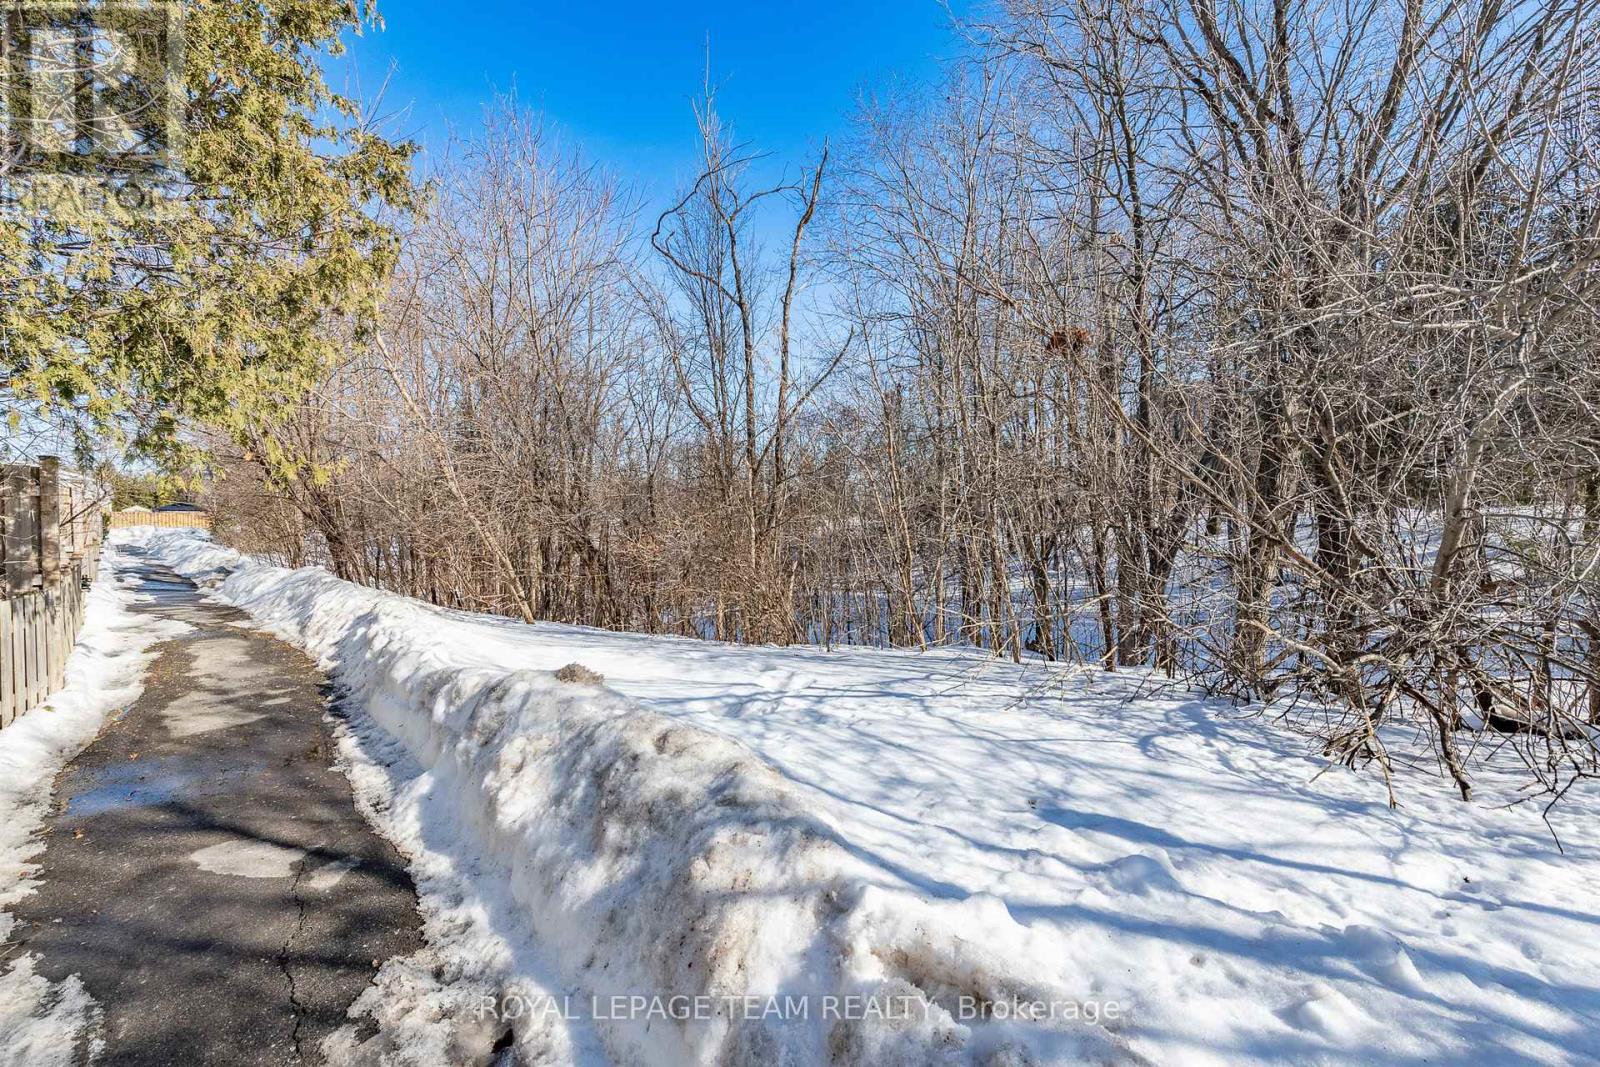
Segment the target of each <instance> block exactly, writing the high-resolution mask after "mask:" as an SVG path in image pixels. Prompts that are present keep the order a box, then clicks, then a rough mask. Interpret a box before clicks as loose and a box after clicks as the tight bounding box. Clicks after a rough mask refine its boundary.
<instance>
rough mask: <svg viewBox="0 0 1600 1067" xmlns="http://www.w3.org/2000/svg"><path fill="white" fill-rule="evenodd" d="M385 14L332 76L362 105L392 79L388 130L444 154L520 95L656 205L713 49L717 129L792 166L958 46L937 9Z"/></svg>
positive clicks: (490, 3) (462, 9)
mask: <svg viewBox="0 0 1600 1067" xmlns="http://www.w3.org/2000/svg"><path fill="white" fill-rule="evenodd" d="M952 6H953V7H954V8H955V10H957V11H958V12H961V11H963V10H965V9H967V8H968V7H969V6H970V4H969V3H968V2H967V0H959V2H956V3H954V4H953V5H952ZM379 11H380V13H381V14H382V15H383V17H384V20H385V22H386V23H387V27H386V29H384V30H383V31H382V32H379V33H375V34H368V35H366V36H364V37H362V38H359V39H356V40H354V41H352V42H351V48H350V54H349V57H348V59H347V60H345V61H343V62H341V63H339V64H337V65H336V66H335V68H334V69H332V70H330V80H331V81H332V82H333V83H334V85H335V87H336V88H345V89H350V88H354V87H356V86H357V85H359V89H360V91H361V93H362V95H364V96H369V95H370V94H371V93H372V92H373V91H374V90H375V89H376V88H377V87H378V86H379V85H380V84H381V83H382V81H383V79H384V77H385V76H386V75H387V76H389V78H390V82H389V88H388V90H387V93H386V95H385V105H386V107H385V110H386V111H399V110H401V109H404V114H403V116H402V117H400V118H399V119H398V121H397V123H396V125H395V127H394V128H393V130H392V132H399V133H404V134H407V135H412V136H416V137H418V138H419V139H420V140H422V141H423V143H424V144H425V145H431V144H438V143H439V142H440V141H441V140H442V139H443V137H444V135H445V131H446V130H448V129H449V128H450V127H451V126H452V125H454V126H455V127H457V128H460V129H468V128H470V127H472V126H473V125H475V124H476V123H477V122H478V120H479V117H480V115H481V106H482V104H483V102H484V101H485V100H487V99H489V98H490V96H491V95H492V94H493V93H494V91H495V90H496V89H502V90H503V89H510V88H512V87H515V88H516V90H517V92H518V94H519V96H520V97H521V98H522V100H523V101H524V103H526V104H528V105H531V106H533V107H536V108H538V109H539V110H541V111H543V112H544V114H545V115H546V116H547V118H549V119H550V120H552V121H553V122H554V123H555V125H557V126H558V127H559V128H560V129H562V130H563V131H565V133H566V134H567V135H569V136H570V138H572V139H574V140H576V141H577V142H579V143H580V144H581V145H582V146H583V148H584V150H585V152H586V153H587V154H588V155H589V156H590V157H591V158H593V159H595V160H597V161H599V162H601V163H602V164H605V165H606V166H608V167H609V168H611V169H613V170H614V171H616V172H617V173H618V174H619V175H620V176H622V177H624V178H626V179H630V180H633V181H636V182H638V183H639V184H640V186H641V187H643V188H645V189H648V190H649V191H650V192H652V193H654V194H655V195H661V194H662V193H663V192H664V190H665V189H668V188H671V187H673V186H675V185H676V184H677V183H678V182H679V181H681V180H683V179H684V177H685V176H686V175H687V174H688V173H689V169H690V166H691V163H692V157H693V149H694V125H693V118H692V115H691V112H690V101H691V99H692V98H693V97H694V96H695V95H696V93H697V92H698V90H699V86H700V84H701V80H702V74H703V71H704V67H705V53H706V47H707V42H708V41H709V45H710V53H711V65H712V73H713V79H714V81H715V82H716V83H717V84H718V85H719V86H720V91H719V106H720V109H721V111H722V113H723V116H724V118H725V119H727V120H729V121H731V122H732V123H733V124H734V126H735V128H736V130H737V133H738V135H739V137H740V139H741V140H743V141H747V142H751V143H752V144H754V145H756V146H758V147H760V148H762V149H764V150H766V151H770V152H772V153H773V154H774V157H775V159H778V160H783V161H785V162H787V163H794V162H798V161H799V160H801V159H802V158H805V157H806V156H807V155H808V154H809V153H810V152H812V151H814V150H815V148H816V146H817V145H818V144H820V143H821V140H822V138H824V137H828V136H835V137H836V136H837V135H839V134H840V133H841V132H842V131H843V130H844V129H845V126H846V118H847V116H848V114H849V113H850V111H851V109H852V107H853V104H854V101H855V98H856V94H857V92H858V90H859V89H861V88H862V87H863V86H870V85H875V84H882V83H883V82H884V81H885V80H886V79H887V78H889V77H891V76H896V75H898V76H903V77H906V78H911V79H917V80H922V79H926V78H929V77H932V76H934V75H936V74H937V72H938V69H939V63H940V61H941V59H943V58H946V57H949V56H951V55H954V54H956V53H957V52H958V51H959V49H960V43H959V41H958V38H957V36H956V34H955V32H954V30H953V29H952V27H951V25H950V19H949V15H948V13H947V12H946V10H945V8H944V6H943V5H942V4H941V3H940V0H865V2H855V3H829V2H827V0H820V2H813V3H811V4H808V5H805V6H803V7H802V6H800V5H794V4H788V3H781V2H777V3H773V2H766V3H764V2H762V0H746V2H744V3H738V2H733V0H702V2H699V3H688V2H681V0H654V2H648V0H609V2H605V0H588V2H585V0H530V2H528V3H520V4H519V3H509V2H505V0H485V2H482V3H479V4H474V5H461V6H459V7H453V6H449V5H445V4H440V3H438V2H437V0H432V2H429V0H379ZM391 71H392V74H391V73H390V72H391Z"/></svg>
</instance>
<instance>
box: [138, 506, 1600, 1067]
mask: <svg viewBox="0 0 1600 1067" xmlns="http://www.w3.org/2000/svg"><path fill="white" fill-rule="evenodd" d="M137 536H139V537H141V538H144V539H145V540H146V543H147V544H148V545H149V546H150V548H151V549H152V550H153V551H156V552H157V553H159V554H160V555H161V556H162V558H164V559H167V560H169V561H171V562H172V563H173V564H174V565H175V566H176V567H177V569H179V570H180V571H182V572H184V573H188V574H191V575H195V576H198V577H199V578H201V579H203V580H211V581H219V580H220V586H219V592H220V594H221V595H222V596H223V597H225V598H226V599H228V600H230V601H232V602H234V603H236V604H239V605H240V606H242V607H244V608H245V609H247V610H249V611H250V612H252V613H253V614H254V615H255V617H256V618H258V619H259V620H261V621H262V622H263V623H264V624H265V625H267V626H268V627H269V628H271V629H273V630H275V631H276V632H278V633H280V634H281V635H283V636H285V637H287V638H289V639H291V640H294V641H296V642H298V643H300V644H302V645H303V646H304V647H306V648H307V649H308V650H310V651H312V652H313V653H314V654H315V655H316V656H318V657H319V658H320V659H321V661H322V662H323V663H324V664H325V665H326V666H327V667H328V668H329V669H330V670H331V671H333V672H334V674H335V677H336V678H337V679H338V681H339V682H340V684H341V685H342V686H344V687H345V688H347V689H348V690H349V691H350V693H351V695H352V697H353V698H354V699H353V701H352V702H351V703H352V704H353V705H355V706H356V708H358V709H359V710H358V712H357V713H354V714H352V716H351V718H350V720H349V723H348V724H347V728H346V731H345V740H346V742H347V743H346V747H345V753H346V758H347V760H348V762H349V764H350V770H351V774H352V778H353V780H354V781H355V782H356V784H357V787H358V791H359V794H360V795H361V796H362V797H363V798H364V799H365V802H366V804H367V805H368V807H369V811H370V814H371V815H372V816H373V817H374V818H375V819H376V820H377V821H378V822H379V824H380V825H381V826H382V827H384V828H385V830H386V832H388V833H389V834H390V836H391V837H394V838H395V839H396V840H397V842H399V843H400V844H401V845H402V847H403V848H405V849H406V851H407V852H408V853H409V854H410V855H411V857H412V861H413V870H414V873H415V874H416V876H417V878H418V883H419V887H420V888H421V890H422V892H423V907H424V917H425V933H426V935H427V937H428V939H429V941H430V950H429V954H427V955H425V956H424V957H423V958H418V959H413V960H409V961H396V962H395V963H393V964H391V965H388V966H386V967H385V968H384V970H383V972H382V973H381V974H380V976H379V980H378V984H377V986H376V987H375V988H374V990H373V991H372V992H371V994H370V995H369V996H368V997H365V998H363V1001H362V1003H361V1004H359V1005H358V1008H359V1009H360V1010H362V1011H364V1012H366V1013H367V1014H369V1015H371V1016H372V1017H373V1018H375V1019H377V1021H378V1022H379V1023H380V1026H381V1028H382V1033H380V1037H379V1038H377V1039H373V1041H372V1042H368V1043H367V1044H366V1045H360V1044H358V1043H357V1042H356V1041H355V1039H354V1038H353V1037H352V1038H351V1039H350V1041H349V1042H348V1043H347V1045H346V1046H344V1047H343V1048H342V1049H341V1050H340V1051H341V1052H342V1054H345V1055H347V1056H348V1057H350V1058H354V1059H360V1057H361V1056H362V1055H368V1056H375V1055H377V1054H378V1053H379V1052H380V1051H389V1052H395V1051H399V1052H403V1053H405V1054H406V1055H408V1056H411V1057H413V1058H414V1062H440V1061H441V1058H442V1057H443V1056H445V1055H446V1054H449V1055H477V1054H480V1053H481V1054H482V1055H483V1057H484V1058H485V1059H486V1058H487V1054H488V1051H489V1050H490V1049H492V1048H493V1047H495V1045H496V1043H497V1041H498V1040H499V1039H500V1038H501V1037H502V1036H503V1027H504V1026H505V1025H506V1024H507V1019H506V1016H507V1015H512V1014H515V1015H516V1016H517V1018H515V1019H514V1020H510V1024H511V1025H512V1027H513V1029H514V1031H515V1039H516V1042H517V1049H518V1052H519V1055H520V1057H521V1059H522V1061H523V1062H528V1063H569V1062H585V1063H587V1062H596V1063H600V1062H611V1063H619V1064H650V1065H656V1064H679V1063H682V1064H689V1063H693V1064H745V1063H750V1064H754V1063H763V1064H764V1063H769V1062H770V1063H788V1064H796V1065H799V1064H823V1063H835V1064H995V1065H1002V1064H1007V1065H1009V1064H1019V1065H1020V1064H1047V1063H1077V1062H1083V1061H1101V1060H1114V1061H1118V1062H1138V1061H1140V1060H1148V1061H1151V1062H1159V1063H1171V1062H1183V1063H1217V1064H1224V1063H1251V1062H1258V1063H1259V1062H1295V1063H1346V1064H1356V1063H1370V1062H1374V1061H1378V1060H1382V1061H1401V1060H1424V1059H1428V1060H1434V1061H1448V1062H1453V1063H1472V1062H1477V1063H1485V1064H1488V1063H1506V1062H1545V1063H1567V1062H1573V1061H1575V1060H1583V1059H1594V1058H1596V1057H1600V969H1597V968H1596V967H1595V966H1594V962H1593V956H1592V948H1591V946H1592V943H1593V936H1594V931H1595V927H1596V925H1600V889H1597V887H1600V841H1597V837H1600V835H1597V832H1596V829H1595V828H1596V826H1597V825H1600V824H1597V822H1596V819H1595V815H1596V814H1597V812H1596V807H1597V805H1596V804H1595V803H1594V798H1593V796H1592V793H1591V794H1580V795H1576V796H1575V797H1574V798H1573V802H1572V805H1571V807H1570V808H1569V809H1568V815H1567V817H1566V821H1565V822H1563V823H1561V824H1560V827H1561V831H1562V836H1563V841H1564V843H1565V845H1566V848H1567V853H1566V855H1565V856H1562V855H1561V854H1560V853H1558V851H1557V850H1556V847H1555V845H1554V843H1553V841H1552V840H1551V838H1550V836H1549V833H1548V831H1547V828H1546V827H1545V826H1544V825H1543V824H1542V823H1541V822H1540V820H1539V817H1538V812H1537V811H1536V810H1532V809H1528V808H1518V809H1513V810H1500V809H1494V808H1490V807H1487V806H1470V807H1469V806H1464V805H1461V804H1460V803H1459V802H1456V801H1454V800H1453V799H1451V798H1450V797H1449V795H1448V792H1447V791H1446V790H1444V789H1439V790H1429V789H1424V788H1415V787H1414V788H1413V790H1412V791H1411V792H1410V793H1408V794H1407V795H1406V796H1405V797H1404V798H1403V799H1404V801H1405V805H1404V806H1403V807H1402V809H1401V810H1400V811H1392V810H1390V809H1389V808H1388V807H1387V806H1386V805H1385V804H1384V803H1383V802H1382V791H1381V788H1380V787H1378V786H1377V784H1376V783H1375V782H1373V781H1371V780H1370V779H1366V778H1363V777H1361V776H1358V775H1353V774H1348V773H1345V772H1342V771H1338V770H1335V771H1329V772H1328V773H1326V774H1325V775H1323V777H1321V778H1319V779H1317V780H1316V781H1315V782H1313V781H1312V779H1313V778H1314V777H1315V776H1316V775H1318V773H1319V772H1322V771H1324V770H1325V768H1324V767H1322V766H1321V765H1319V764H1317V763H1315V762H1313V761H1310V760H1307V759H1306V758H1304V756H1303V755H1301V754H1300V745H1299V741H1298V740H1297V739H1294V738H1281V737H1278V736H1277V735H1275V734H1274V733H1273V731H1272V730H1271V729H1270V728H1269V727H1268V726H1266V725H1265V724H1263V723H1260V722H1258V721H1250V722H1246V721H1241V719H1240V718H1239V717H1238V716H1237V715H1235V714H1233V713H1231V712H1230V711H1229V709H1226V708H1224V707H1221V706H1218V705H1210V704H1205V703H1203V702H1199V701H1196V700H1193V699H1190V698H1187V697H1186V696H1184V695H1183V694H1181V693H1177V694H1161V693H1157V692H1141V691H1139V689H1138V688H1137V685H1136V683H1135V682H1129V681H1127V680H1119V679H1115V678H1107V677H1106V676H1104V675H1100V674H1097V673H1094V672H1083V673H1080V674H1071V675H1062V674H1061V673H1059V672H1055V671H1047V670H1043V669H1040V668H1037V667H1034V668H1029V667H1021V668H1019V667H1014V666H1012V665H1009V664H997V663H993V662H991V661H988V660H986V659H984V658H983V657H982V656H979V655H976V654H968V653H961V652H940V653H929V654H923V655H917V654H909V653H895V652H873V651H868V650H852V651H846V652H826V651H822V650H818V649H784V650H776V649H760V648H756V649H747V648H732V647H728V646H720V645H715V644H710V643H706V642H697V641H683V640H674V639H662V638H649V637H644V636H642V635H630V634H611V633H603V632H599V631H593V630H586V629H582V628H576V627H563V626H553V625H539V626H534V627H528V626H522V625H518V624H514V623H510V622H507V621H506V620H500V619H492V618H487V617H482V616H470V615H464V614H461V613H453V612H447V611H440V610H436V609H431V608H428V607H426V606H424V605H421V604H418V603H416V602H413V601H408V600H404V599H402V598H398V597H394V596H390V595H386V594H382V593H377V592H374V591H371V590H366V589H361V588H358V587H355V586H351V585H348V584H346V583H341V582H338V581H336V580H334V579H333V578H332V577H330V576H329V575H327V574H326V573H325V572H322V571H319V570H314V569H307V570H299V571H289V570H284V569H280V568H273V567H268V566H264V565H261V564H259V563H257V562H254V561H251V560H242V559H240V558H239V557H238V556H237V555H236V554H233V553H231V552H229V551H228V550H226V549H223V548H220V547H218V546H216V545H213V544H211V543H209V542H207V541H205V540H204V539H202V538H200V537H197V536H195V535H194V534H193V533H191V532H188V531H173V532H163V533H161V534H153V533H149V534H145V533H141V534H139V535H137ZM230 572H231V573H230ZM224 574H228V575H229V576H227V577H226V578H225V580H223V579H222V576H223V575H224ZM572 662H578V663H581V664H583V665H585V666H586V667H589V668H591V669H593V670H596V671H598V672H600V673H601V674H603V675H604V676H605V679H606V684H607V686H609V687H610V688H609V689H608V688H599V687H589V686H583V685H568V684H564V683H561V682H559V681H557V680H556V679H555V677H554V675H553V674H552V673H550V672H552V671H554V670H555V669H556V668H559V667H562V666H564V665H566V664H568V663H572ZM1480 780H1481V781H1483V782H1484V783H1485V788H1484V789H1483V792H1484V793H1485V795H1488V794H1489V793H1491V792H1492V790H1491V788H1490V786H1491V785H1492V783H1493V782H1494V781H1495V774H1494V771H1493V768H1492V767H1489V768H1485V769H1484V770H1483V771H1482V772H1481V777H1480ZM1510 780H1511V779H1510V778H1509V777H1507V778H1506V779H1505V781H1507V782H1509V781H1510ZM629 994H637V995H639V996H641V997H643V998H645V1004H646V1005H647V1010H646V1011H645V1012H644V1013H642V1014H641V1013H640V1012H639V1011H634V1010H626V1005H627V1004H628V1003H630V1002H627V1001H624V1002H623V1007H624V1009H625V1010H621V1011H617V1010H614V1009H615V1008H616V1007H617V1005H616V1003H615V1001H614V1000H613V999H611V998H616V997H626V996H627V995H629ZM768 994H778V995H779V996H780V997H781V996H783V995H787V994H793V995H794V996H795V997H797V998H803V999H802V1000H801V1004H803V1005H804V1006H805V1007H807V1008H808V1009H809V1010H807V1011H805V1012H801V1011H791V1010H779V1011H776V1012H772V1011H771V1005H772V1002H771V1001H770V1000H768V999H766V998H767V995H768ZM664 995H678V996H681V997H685V998H693V997H705V998H710V1001H711V1002H712V1003H714V1004H715V1005H717V1011H719V1012H720V1014H713V1017H712V1018H709V1019H702V1018H693V1019H688V1020H682V1019H674V1018H662V1017H660V1015H659V1014H658V1013H656V1012H655V1011H653V1010H650V1009H653V1008H654V1006H655V1002H654V1000H653V999H652V998H654V997H657V996H664ZM743 995H755V996H756V997H757V1000H756V1001H755V1002H754V1005H755V1009H756V1010H755V1011H753V1012H752V1011H751V1010H750V1008H749V1007H748V1006H746V1005H733V1006H732V1007H730V1004H731V1003H732V1002H730V1001H727V1000H725V999H723V998H726V997H730V996H743ZM569 996H572V997H575V998H577V1001H576V1006H575V1007H574V1006H573V1005H572V1004H571V1002H569V1001H567V1000H565V999H563V998H566V997H569ZM851 997H857V998H860V999H855V1000H851V999H848V998H851ZM484 998H487V1000H488V1002H489V1003H490V1004H492V1005H493V1006H494V1010H493V1011H491V1012H489V1013H488V1018H487V1019H485V1017H484V1013H483V1012H481V1011H480V1012H478V1013H477V1015H474V1014H473V1012H472V1007H473V1005H474V1004H475V1003H477V1004H481V1002H482V1000H483V999H484ZM595 998H602V999H600V1000H598V1001H597V1000H596V999H595ZM552 1002H554V1003H556V1004H559V1005H560V1006H561V1010H558V1011H552V1010H550V1005H551V1004H552ZM684 1003H687V1004H688V1005H689V1010H690V1011H691V1012H692V1013H694V1014H699V1013H700V1010H699V1004H700V1003H702V1002H700V1001H692V1000H691V1001H686V1002H684ZM829 1004H832V1005H833V1012H832V1013H831V1014H829V1012H828V1011H827V1005H829ZM597 1005H598V1006H599V1007H600V1008H602V1009H603V1010H598V1011H597V1010H596V1007H597ZM513 1007H515V1009H516V1010H515V1011H512V1010H511V1009H512V1008H513ZM1019 1012H1020V1013H1027V1014H1032V1015H1034V1016H1037V1017H1036V1018H1028V1019H1019V1018H1017V1017H1016V1016H1017V1015H1018V1014H1019ZM841 1015H842V1016H844V1018H840V1017H839V1016H841ZM752 1016H753V1017H752ZM474 1019H475V1020H476V1021H477V1022H478V1023H479V1024H481V1025H479V1026H478V1027H477V1028H476V1029H474V1028H473V1026H471V1025H469V1022H470V1021H472V1020H474ZM428 1055H432V1056H434V1058H433V1059H432V1060H429V1059H428V1058H427V1056H428Z"/></svg>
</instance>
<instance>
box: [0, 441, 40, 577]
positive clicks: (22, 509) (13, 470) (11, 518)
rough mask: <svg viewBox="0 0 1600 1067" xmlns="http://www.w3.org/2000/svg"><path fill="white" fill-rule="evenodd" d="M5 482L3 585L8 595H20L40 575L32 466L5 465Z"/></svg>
mask: <svg viewBox="0 0 1600 1067" xmlns="http://www.w3.org/2000/svg"><path fill="white" fill-rule="evenodd" d="M5 482H6V491H5V526H6V528H5V541H6V582H5V584H6V591H7V593H8V594H9V595H10V596H21V595H22V594H23V593H26V592H29V591H31V590H32V589H33V588H34V584H35V582H36V580H37V579H38V577H39V498H38V496H36V495H35V493H34V479H33V468H31V467H24V466H21V465H20V464H17V465H13V466H11V467H8V468H6V478H5Z"/></svg>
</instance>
